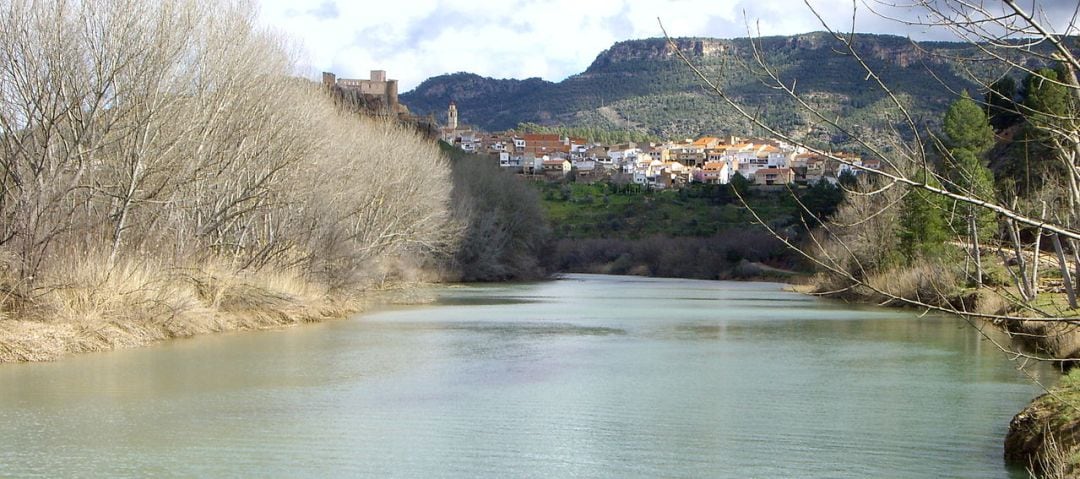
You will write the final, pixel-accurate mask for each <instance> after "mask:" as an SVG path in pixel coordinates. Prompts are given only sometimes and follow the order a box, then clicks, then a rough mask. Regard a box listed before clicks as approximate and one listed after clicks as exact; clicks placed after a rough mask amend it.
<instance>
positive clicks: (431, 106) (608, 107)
mask: <svg viewBox="0 0 1080 479" xmlns="http://www.w3.org/2000/svg"><path fill="white" fill-rule="evenodd" d="M675 42H676V44H677V45H678V46H679V49H680V50H682V51H683V52H685V53H686V54H687V55H688V56H689V57H690V58H691V60H692V61H693V62H694V63H695V64H697V65H698V66H700V67H701V68H702V69H703V72H704V73H705V74H706V75H708V76H709V77H710V78H712V79H714V80H717V81H718V82H719V84H720V85H721V86H722V87H723V88H724V89H725V91H726V93H727V94H729V95H731V96H732V97H734V98H736V99H737V100H738V101H739V102H740V103H741V104H743V105H746V106H747V107H749V108H750V109H751V110H752V111H753V112H754V113H755V114H758V115H760V116H761V117H762V118H764V119H765V120H766V121H767V122H768V123H769V124H771V125H776V126H779V127H781V128H783V129H785V130H787V131H788V132H791V133H794V134H795V135H796V136H799V137H803V138H808V139H811V140H816V141H839V142H843V141H844V140H846V138H843V137H835V136H836V135H835V134H834V133H833V132H830V131H828V130H827V129H825V128H824V127H822V126H821V123H822V122H821V121H820V120H818V119H816V118H814V117H811V116H810V115H808V114H806V113H805V112H801V111H799V109H797V108H795V106H794V102H793V100H792V99H791V98H789V97H787V96H786V95H784V94H783V92H779V91H777V90H774V89H770V88H768V87H766V86H764V84H763V83H762V82H761V81H760V79H759V77H758V76H757V75H759V74H761V73H762V67H761V65H758V64H755V63H754V62H753V60H752V58H753V54H754V51H755V48H756V49H758V50H759V51H760V52H761V53H762V56H763V58H764V59H765V60H766V64H768V65H769V66H770V67H771V68H773V69H774V70H773V71H774V72H775V73H777V74H778V75H779V76H780V78H781V79H783V80H784V82H785V84H795V89H796V91H797V92H798V93H800V94H804V98H805V99H807V100H808V101H810V102H811V103H812V104H813V105H814V106H817V107H820V108H822V109H823V110H824V111H825V112H827V113H828V114H830V115H839V116H843V117H845V118H847V119H850V120H852V121H853V122H854V123H855V124H858V125H860V130H861V131H872V130H873V129H880V128H885V127H887V126H888V125H889V124H890V123H891V122H895V121H897V120H898V118H899V114H898V112H896V111H890V110H891V109H892V108H895V107H892V108H890V105H889V102H888V101H887V100H886V96H885V95H886V94H885V93H884V92H883V91H882V90H881V89H880V88H878V87H877V85H876V83H874V82H873V81H872V80H871V81H868V80H867V78H866V76H867V75H866V72H865V70H864V69H863V67H862V66H861V65H860V64H859V62H858V61H857V60H856V58H855V57H854V56H853V55H851V54H850V53H848V52H846V51H845V50H844V47H843V46H842V45H841V44H840V42H838V41H837V40H836V39H835V38H833V37H832V36H831V35H829V34H827V33H822V32H819V33H809V34H804V35H796V36H784V37H766V38H760V39H754V41H753V42H751V40H750V39H746V38H742V39H734V40H717V39H705V38H682V39H677V40H675ZM855 46H856V51H857V52H858V53H859V56H860V57H861V58H863V59H864V60H865V61H866V62H867V64H868V65H869V66H870V67H872V68H873V69H874V70H875V71H876V72H877V73H878V74H879V75H880V76H881V77H882V78H884V79H886V81H887V82H888V84H889V85H890V87H891V88H892V89H893V90H894V92H896V93H897V94H898V95H899V96H900V97H901V98H902V99H903V100H904V101H905V102H906V103H908V104H909V105H910V106H911V111H912V112H913V114H914V115H915V116H916V120H917V121H920V122H923V121H926V122H936V121H938V119H939V118H940V117H941V114H942V113H943V112H944V110H945V107H946V106H947V105H948V102H949V101H951V99H952V98H954V95H955V92H958V91H960V90H963V89H968V90H971V91H972V94H973V95H974V94H975V92H976V91H977V90H978V89H977V87H976V86H975V84H974V83H971V82H970V81H969V80H967V78H968V75H967V74H966V73H965V72H967V71H973V70H974V72H975V73H987V72H982V71H980V70H979V69H985V68H986V67H985V66H981V65H980V64H978V63H973V62H966V63H961V62H959V61H958V60H956V58H959V57H965V56H966V57H971V56H972V55H970V54H971V53H973V52H974V49H975V47H973V46H972V45H970V44H964V43H944V42H935V43H922V44H919V45H918V47H916V46H914V45H912V44H911V43H910V41H909V40H908V39H906V38H901V37H896V36H889V35H869V34H866V35H859V36H857V41H856V43H855ZM962 53H963V54H966V55H961V54H962ZM943 84H944V87H943ZM950 90H952V91H950ZM451 100H453V101H455V102H457V105H458V110H459V111H460V115H461V119H462V121H463V122H464V123H468V124H474V125H477V126H479V127H480V128H483V129H485V130H490V131H497V130H505V129H510V128H513V127H515V126H516V125H518V124H519V123H523V122H533V123H539V124H566V125H577V126H596V127H604V128H609V129H633V130H639V131H642V132H645V133H649V134H653V135H658V136H661V137H680V136H694V135H698V134H702V133H715V132H720V131H732V132H742V133H751V132H753V128H752V126H751V124H750V123H749V122H748V121H746V120H745V119H743V118H738V117H737V116H736V115H735V113H734V112H733V111H731V110H730V109H728V108H725V107H723V106H722V105H721V104H720V102H717V101H715V99H713V98H712V97H710V95H709V94H708V93H707V92H705V91H704V90H703V89H702V87H701V83H700V81H699V80H698V79H697V78H696V77H695V76H694V74H693V72H692V71H691V69H690V68H688V67H687V66H686V65H685V64H684V63H683V62H682V61H681V60H680V59H679V58H678V57H677V56H676V55H675V54H674V50H673V49H672V48H671V47H670V46H669V45H668V44H667V41H666V40H665V39H662V38H654V39H647V40H632V41H626V42H620V43H617V44H615V45H614V46H612V47H611V48H610V49H608V50H606V51H604V52H603V53H601V54H600V55H599V56H598V57H597V58H596V60H595V61H594V62H593V64H592V65H591V66H589V68H588V69H586V70H585V71H584V72H582V73H580V74H577V75H574V76H571V77H569V78H567V79H566V80H563V81H561V82H558V83H552V82H547V81H543V80H540V79H537V78H533V79H528V80H524V81H521V80H496V79H491V78H483V77H479V76H477V75H473V74H468V73H455V74H451V75H443V76H438V77H434V78H431V79H428V80H427V81H425V82H424V83H422V84H421V85H420V86H418V87H417V88H416V89H414V90H413V91H411V92H408V93H405V94H403V95H401V101H402V102H404V103H405V104H407V105H408V106H409V108H410V109H411V110H412V111H414V112H418V113H422V114H423V113H428V112H435V113H437V114H441V112H442V111H444V110H445V108H446V106H447V104H448V103H449V102H450V101H451Z"/></svg>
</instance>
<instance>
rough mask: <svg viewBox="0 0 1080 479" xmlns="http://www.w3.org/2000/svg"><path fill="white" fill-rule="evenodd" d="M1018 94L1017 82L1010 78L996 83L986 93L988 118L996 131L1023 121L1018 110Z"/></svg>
mask: <svg viewBox="0 0 1080 479" xmlns="http://www.w3.org/2000/svg"><path fill="white" fill-rule="evenodd" d="M1016 93H1017V92H1016V80H1013V78H1012V77H1008V76H1007V77H1002V78H1001V79H999V80H998V81H995V82H994V83H993V84H991V85H990V91H988V92H986V97H985V102H986V116H987V118H988V119H989V120H990V126H992V127H994V129H995V130H998V131H1000V130H1004V129H1006V128H1008V127H1010V126H1013V125H1015V124H1017V123H1020V121H1021V120H1023V117H1022V116H1020V113H1019V111H1018V110H1017V105H1016Z"/></svg>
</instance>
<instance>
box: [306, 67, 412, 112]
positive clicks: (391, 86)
mask: <svg viewBox="0 0 1080 479" xmlns="http://www.w3.org/2000/svg"><path fill="white" fill-rule="evenodd" d="M322 81H323V85H325V86H326V87H328V88H334V87H336V88H340V89H341V90H343V91H347V92H352V93H356V94H359V95H361V96H362V97H363V98H364V99H365V100H366V103H367V104H368V106H369V108H370V107H374V108H371V109H372V110H377V111H380V112H382V113H385V114H388V115H393V116H396V115H399V114H402V113H408V110H406V109H405V108H404V105H401V104H400V103H398V81H397V80H387V79H386V71H385V70H371V78H370V79H368V80H359V79H353V78H338V77H337V75H335V74H333V73H330V72H323V74H322Z"/></svg>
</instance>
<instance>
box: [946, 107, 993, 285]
mask: <svg viewBox="0 0 1080 479" xmlns="http://www.w3.org/2000/svg"><path fill="white" fill-rule="evenodd" d="M943 129H944V131H945V147H946V149H947V151H946V155H945V157H946V161H945V165H946V170H947V173H948V178H949V182H950V185H949V189H950V190H953V191H955V192H958V193H960V194H964V195H968V196H973V197H976V198H979V199H982V200H987V201H992V200H993V199H994V176H993V173H992V172H991V171H990V169H989V168H987V167H986V165H984V164H983V160H982V157H983V156H985V154H986V152H987V150H989V149H990V147H991V146H993V144H994V129H993V127H991V126H990V123H989V121H988V120H987V118H986V113H985V112H984V111H983V109H982V108H979V106H978V105H977V104H975V102H974V101H973V100H972V99H971V97H969V96H968V94H967V92H964V93H963V95H961V96H960V98H959V99H957V100H956V101H954V102H953V103H952V104H951V105H949V109H948V110H947V111H946V112H945V120H944V122H943ZM957 206H958V209H957V210H956V211H954V212H953V213H954V214H953V225H952V227H953V229H954V230H955V231H967V233H968V238H969V239H970V241H971V244H972V257H973V258H974V260H975V278H974V279H975V284H976V285H978V284H982V254H981V251H980V244H986V242H987V241H989V240H990V239H991V238H993V237H994V235H995V233H996V232H997V217H996V215H995V214H994V212H993V211H990V210H988V209H986V208H981V207H979V206H976V205H972V204H970V203H963V204H959V205H957Z"/></svg>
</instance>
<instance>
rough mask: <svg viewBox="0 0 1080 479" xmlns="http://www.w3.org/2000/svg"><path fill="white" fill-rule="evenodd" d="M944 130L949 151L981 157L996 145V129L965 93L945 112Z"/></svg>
mask: <svg viewBox="0 0 1080 479" xmlns="http://www.w3.org/2000/svg"><path fill="white" fill-rule="evenodd" d="M943 130H944V131H945V136H946V146H947V147H948V148H949V151H953V150H955V149H965V150H969V151H971V152H973V153H975V154H976V155H980V154H982V153H984V152H986V150H988V149H990V147H991V146H993V145H994V129H993V128H992V127H991V126H990V123H989V122H987V119H986V113H985V112H984V111H983V109H982V108H979V105H977V104H976V103H975V101H974V100H972V99H971V97H970V96H968V93H967V92H966V91H965V92H963V94H961V95H960V98H959V99H957V100H956V101H954V102H952V104H951V105H949V109H948V110H947V111H946V112H945V121H944V122H943Z"/></svg>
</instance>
